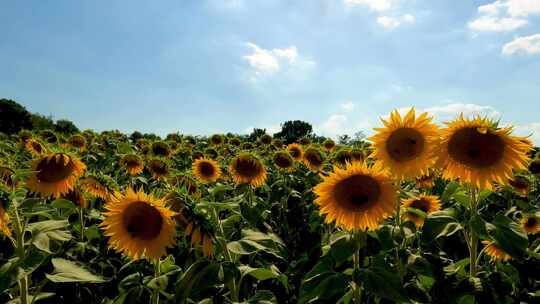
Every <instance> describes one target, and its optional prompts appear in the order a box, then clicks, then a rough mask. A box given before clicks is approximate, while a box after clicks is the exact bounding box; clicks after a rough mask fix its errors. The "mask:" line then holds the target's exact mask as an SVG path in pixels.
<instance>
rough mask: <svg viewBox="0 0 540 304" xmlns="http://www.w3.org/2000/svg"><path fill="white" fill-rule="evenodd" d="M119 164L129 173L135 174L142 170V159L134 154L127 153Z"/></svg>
mask: <svg viewBox="0 0 540 304" xmlns="http://www.w3.org/2000/svg"><path fill="white" fill-rule="evenodd" d="M120 164H121V165H122V166H124V167H125V168H126V170H127V172H128V173H129V174H130V175H137V174H139V173H141V172H142V171H143V170H144V164H143V161H142V159H141V158H140V157H139V156H138V155H136V154H128V155H125V156H124V157H122V159H121V160H120Z"/></svg>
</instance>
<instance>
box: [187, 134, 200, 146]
mask: <svg viewBox="0 0 540 304" xmlns="http://www.w3.org/2000/svg"><path fill="white" fill-rule="evenodd" d="M184 142H185V143H186V144H188V145H191V146H194V145H196V144H197V141H196V140H195V138H193V136H186V137H184Z"/></svg>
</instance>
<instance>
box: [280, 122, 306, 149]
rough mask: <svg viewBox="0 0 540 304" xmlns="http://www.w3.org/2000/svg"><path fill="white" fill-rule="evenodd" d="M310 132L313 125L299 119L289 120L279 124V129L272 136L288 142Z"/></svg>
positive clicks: (294, 140)
mask: <svg viewBox="0 0 540 304" xmlns="http://www.w3.org/2000/svg"><path fill="white" fill-rule="evenodd" d="M312 132H313V127H312V126H311V125H310V124H309V123H307V122H305V121H301V120H289V121H286V122H284V123H283V124H281V131H279V132H278V133H276V134H274V137H275V138H279V139H281V140H283V142H284V143H286V144H290V143H293V142H297V141H298V140H299V139H300V138H302V137H309V136H310V135H311V134H312Z"/></svg>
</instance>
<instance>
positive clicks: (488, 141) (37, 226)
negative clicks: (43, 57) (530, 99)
mask: <svg viewBox="0 0 540 304" xmlns="http://www.w3.org/2000/svg"><path fill="white" fill-rule="evenodd" d="M381 121H382V124H383V125H382V126H381V128H376V129H375V130H374V135H373V136H372V137H371V138H370V139H369V140H370V142H362V143H360V144H359V145H357V146H354V147H351V146H345V145H337V144H336V143H335V142H334V141H332V140H331V139H327V140H325V141H323V142H312V140H311V139H310V138H307V137H305V138H302V139H300V140H299V142H298V143H283V142H282V141H281V140H279V139H277V138H272V137H271V136H270V135H263V136H261V137H260V138H258V139H257V140H256V141H250V140H248V139H247V138H243V137H239V136H224V135H219V134H216V135H213V136H211V137H209V138H206V137H192V136H184V135H180V134H170V135H168V136H167V138H166V139H163V140H162V139H159V138H156V137H140V138H134V137H131V138H130V137H128V136H126V135H125V134H122V133H120V132H117V131H106V132H101V133H96V132H93V131H84V132H82V133H80V134H75V135H72V136H69V137H65V136H61V135H58V134H55V133H54V132H51V131H42V132H29V131H22V132H20V133H19V134H18V135H17V136H12V138H10V139H8V140H2V141H1V142H0V156H1V159H0V161H1V163H0V199H1V204H0V231H1V236H0V246H1V247H0V248H2V249H1V250H0V262H1V266H0V301H1V302H7V303H23V304H30V303H35V302H38V301H39V302H40V303H59V302H66V303H110V304H113V303H114V304H120V303H518V302H522V303H533V302H536V301H538V300H539V298H540V276H539V273H540V271H539V270H540V269H539V268H540V263H539V259H540V254H539V250H540V240H539V238H538V237H537V234H538V232H540V213H539V211H538V204H539V201H540V187H539V185H540V182H539V175H540V160H539V159H538V150H537V149H536V150H535V149H534V148H533V146H532V143H531V142H530V141H529V139H528V138H526V137H519V136H515V135H512V131H513V130H512V127H501V126H499V124H498V123H497V122H495V121H493V120H490V119H488V118H482V117H473V118H465V117H463V115H461V116H459V117H458V118H456V119H455V120H454V121H451V122H448V123H446V125H445V126H444V127H439V126H438V125H436V124H435V123H433V121H432V118H431V117H429V114H428V113H422V114H420V115H418V116H417V115H416V113H415V110H414V108H413V109H411V110H410V111H408V112H407V113H406V114H405V115H404V116H401V115H400V114H399V113H398V112H397V111H394V112H392V113H390V115H389V117H388V118H384V119H381ZM535 154H536V155H535Z"/></svg>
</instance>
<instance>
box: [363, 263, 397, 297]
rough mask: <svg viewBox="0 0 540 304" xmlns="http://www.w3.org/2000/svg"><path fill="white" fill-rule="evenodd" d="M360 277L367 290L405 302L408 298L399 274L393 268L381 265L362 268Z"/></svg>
mask: <svg viewBox="0 0 540 304" xmlns="http://www.w3.org/2000/svg"><path fill="white" fill-rule="evenodd" d="M360 278H361V281H362V284H363V285H364V287H365V288H366V289H367V290H369V291H370V292H373V293H374V294H376V295H378V296H380V297H381V298H385V299H389V300H392V301H395V302H404V301H405V300H406V297H405V291H404V290H403V289H402V287H401V286H402V285H401V280H400V278H399V275H398V274H397V272H395V271H394V270H392V269H389V268H383V267H380V266H374V267H370V268H367V269H361V271H360Z"/></svg>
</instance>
